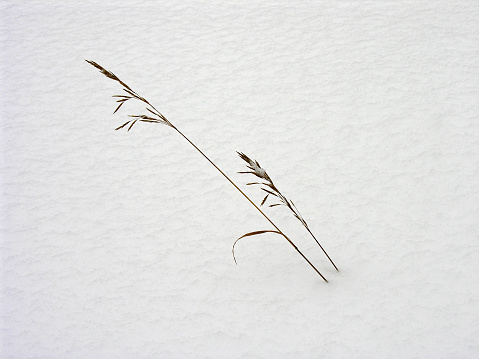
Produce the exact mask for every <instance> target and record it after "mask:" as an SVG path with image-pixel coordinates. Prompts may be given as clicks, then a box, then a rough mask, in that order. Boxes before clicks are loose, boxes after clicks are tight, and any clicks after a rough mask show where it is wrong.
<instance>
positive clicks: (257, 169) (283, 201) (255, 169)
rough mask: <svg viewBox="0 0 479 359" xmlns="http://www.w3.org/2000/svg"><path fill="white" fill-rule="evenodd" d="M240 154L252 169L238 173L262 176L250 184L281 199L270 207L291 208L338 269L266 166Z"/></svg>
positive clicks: (264, 200)
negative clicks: (280, 189) (275, 183)
mask: <svg viewBox="0 0 479 359" xmlns="http://www.w3.org/2000/svg"><path fill="white" fill-rule="evenodd" d="M238 155H239V157H240V158H241V159H242V160H243V161H245V162H246V163H247V165H246V167H248V168H249V169H250V170H251V171H246V172H245V171H242V172H238V173H251V174H253V175H255V176H256V177H260V178H262V179H263V182H261V183H259V182H252V183H251V182H250V183H248V184H254V185H259V186H260V187H261V190H263V191H265V192H266V193H268V194H270V195H273V196H275V197H276V198H277V199H278V200H279V202H277V203H273V204H271V205H269V207H276V206H285V207H287V208H289V210H291V212H293V215H294V217H295V218H296V219H297V220H299V221H300V222H301V224H302V225H303V226H304V227H305V228H306V230H307V231H308V232H309V233H310V234H311V236H312V237H313V238H314V240H315V241H316V243H317V244H318V246H319V247H320V248H321V249H322V251H323V252H324V254H325V255H326V257H328V259H329V261H330V262H331V264H332V265H333V266H334V268H335V269H336V270H338V267H336V265H335V264H334V262H333V261H332V259H331V258H330V257H329V255H328V253H326V251H325V250H324V248H323V247H322V246H321V244H320V243H319V241H318V240H317V239H316V237H315V236H314V234H313V233H312V232H311V230H310V229H309V227H308V224H307V223H306V221H305V220H304V218H303V217H302V216H301V214H300V213H299V211H298V209H297V208H296V206H295V205H294V203H293V202H292V201H290V200H288V199H287V198H286V197H285V196H283V194H282V193H281V192H280V191H279V189H278V188H277V187H276V186H275V185H274V183H273V180H272V179H271V177H270V176H268V174H267V173H266V171H265V170H264V168H262V167H261V166H260V164H259V163H258V161H256V160H252V159H251V158H249V157H248V156H247V155H245V154H244V153H242V152H238ZM267 198H268V195H267V196H266V197H265V198H264V199H263V201H262V202H261V206H262V205H263V204H264V203H265V202H266V200H267Z"/></svg>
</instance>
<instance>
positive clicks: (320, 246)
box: [306, 227, 339, 272]
mask: <svg viewBox="0 0 479 359" xmlns="http://www.w3.org/2000/svg"><path fill="white" fill-rule="evenodd" d="M306 229H307V230H308V232H309V234H311V235H312V236H313V238H314V240H315V241H316V243H318V246H319V248H321V249H322V251H323V252H324V254H326V257H328V259H329V261H330V262H331V264H332V265H333V266H334V268H335V269H336V270H337V271H338V272H339V269H338V267H336V264H334V262H333V260H332V259H331V258H329V256H328V253H326V251H325V250H324V248H323V246H322V245H321V244H319V241H318V240H317V239H316V237H315V236H314V234H313V233H312V232H311V231H310V230H309V228H308V227H306Z"/></svg>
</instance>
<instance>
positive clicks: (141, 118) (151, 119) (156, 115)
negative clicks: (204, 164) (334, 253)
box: [85, 60, 327, 282]
mask: <svg viewBox="0 0 479 359" xmlns="http://www.w3.org/2000/svg"><path fill="white" fill-rule="evenodd" d="M85 61H86V62H88V63H89V64H90V65H92V66H94V67H96V68H97V69H98V70H100V72H101V73H102V74H103V75H105V76H106V77H108V78H109V79H112V80H114V81H116V82H118V83H119V84H120V85H121V86H122V87H123V91H124V92H125V93H126V94H123V95H114V96H113V97H115V98H118V100H117V102H118V103H119V105H118V106H117V107H116V109H115V111H114V112H113V113H116V112H117V111H118V110H119V109H120V108H121V107H122V106H123V104H125V103H126V102H128V101H130V100H137V101H140V102H143V103H144V104H145V105H146V106H145V110H146V111H148V113H149V114H141V115H129V117H130V118H131V119H130V120H128V121H127V122H125V123H124V124H122V125H121V126H119V127H117V128H116V129H115V130H119V129H122V128H124V127H126V126H128V125H129V126H128V131H130V130H131V129H132V128H133V126H134V125H135V124H136V123H137V122H147V123H159V124H163V125H167V126H169V127H171V128H173V129H174V130H175V131H177V132H178V133H179V134H180V135H181V136H182V137H183V138H184V139H185V140H186V141H188V142H189V143H190V144H191V145H192V146H193V147H194V148H195V149H196V150H197V151H198V152H199V153H200V154H201V155H202V156H203V157H204V158H205V159H206V160H207V161H208V162H209V163H211V165H213V166H214V167H215V168H216V169H217V170H218V171H219V172H220V173H221V174H222V175H223V176H224V177H225V178H226V179H227V180H228V181H229V182H230V183H231V184H232V185H233V186H234V187H235V188H236V189H237V190H238V192H240V193H241V194H242V195H243V196H244V197H245V198H246V199H247V200H248V201H249V202H250V203H251V204H252V205H253V206H254V207H255V208H256V210H258V212H259V213H261V214H262V215H263V217H264V218H265V219H266V220H267V221H268V222H269V223H270V224H271V225H272V226H273V227H274V230H262V231H254V232H249V233H246V234H244V235H243V236H241V237H240V238H238V239H237V240H236V242H235V243H234V244H233V257H234V245H235V244H236V243H237V242H238V240H240V239H241V238H244V237H248V236H254V235H258V234H263V233H275V234H279V235H281V236H282V237H284V238H285V239H286V240H287V241H288V243H289V244H291V246H292V247H293V248H294V249H295V250H296V251H297V252H298V253H299V254H300V255H301V257H303V259H304V260H305V261H306V262H307V263H308V264H309V265H310V266H311V268H313V269H314V270H315V271H316V273H317V274H318V275H319V276H320V277H321V278H322V279H323V280H324V281H325V282H327V280H326V278H325V277H324V276H323V275H322V274H321V273H320V272H319V270H318V269H317V268H316V267H315V266H314V265H313V264H312V263H311V262H310V261H309V259H308V258H307V257H306V256H305V255H304V254H303V253H302V252H301V251H300V250H299V248H298V247H297V246H296V245H295V244H294V243H293V241H292V240H291V239H289V238H288V236H286V234H284V233H283V232H282V231H281V230H280V229H279V228H278V227H277V226H276V224H274V223H273V221H272V220H271V219H270V218H269V217H268V216H267V215H266V214H265V213H264V212H263V211H262V210H261V209H260V208H259V207H258V206H257V205H256V204H255V203H254V202H253V201H252V200H251V199H250V198H249V197H248V196H247V195H246V194H245V193H244V192H243V191H242V190H241V189H240V188H239V187H238V186H237V185H236V184H235V183H234V182H233V181H232V180H231V179H230V178H229V177H228V176H227V175H226V174H225V173H224V172H223V171H222V170H221V169H220V168H219V167H218V166H217V165H216V164H215V163H214V162H213V161H212V160H210V159H209V157H207V156H206V155H205V154H204V153H203V152H202V151H201V150H200V149H199V148H198V147H197V146H196V145H195V144H194V143H193V142H192V141H191V140H190V139H189V138H188V137H186V136H185V135H184V134H183V133H182V132H181V131H180V130H179V129H178V128H177V127H176V126H174V125H173V124H172V123H171V122H170V121H169V120H168V119H167V118H166V117H165V116H163V115H162V114H161V113H160V111H158V110H157V109H156V108H155V107H154V106H153V105H152V104H151V103H150V102H149V101H148V100H146V99H145V98H144V97H142V96H140V95H139V94H138V93H137V92H135V91H134V90H133V89H132V88H131V87H129V86H128V85H127V84H126V83H124V82H123V81H121V80H120V79H119V78H118V77H117V76H116V75H115V74H114V73H113V72H111V71H108V70H106V69H105V68H103V67H102V66H100V65H99V64H97V63H96V62H94V61H89V60H85ZM234 260H235V263H236V258H234Z"/></svg>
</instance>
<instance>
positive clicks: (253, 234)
mask: <svg viewBox="0 0 479 359" xmlns="http://www.w3.org/2000/svg"><path fill="white" fill-rule="evenodd" d="M263 233H276V234H279V235H281V236H282V234H281V233H280V232H278V231H271V230H265V231H254V232H249V233H246V234H243V235H242V236H241V237H239V238H238V239H237V240H236V241H235V242H234V243H233V249H232V252H233V259H234V260H235V263H236V264H238V263H237V262H236V257H235V245H236V243H237V242H238V241H239V240H240V239H242V238H244V237H249V236H256V235H257V234H263Z"/></svg>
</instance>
